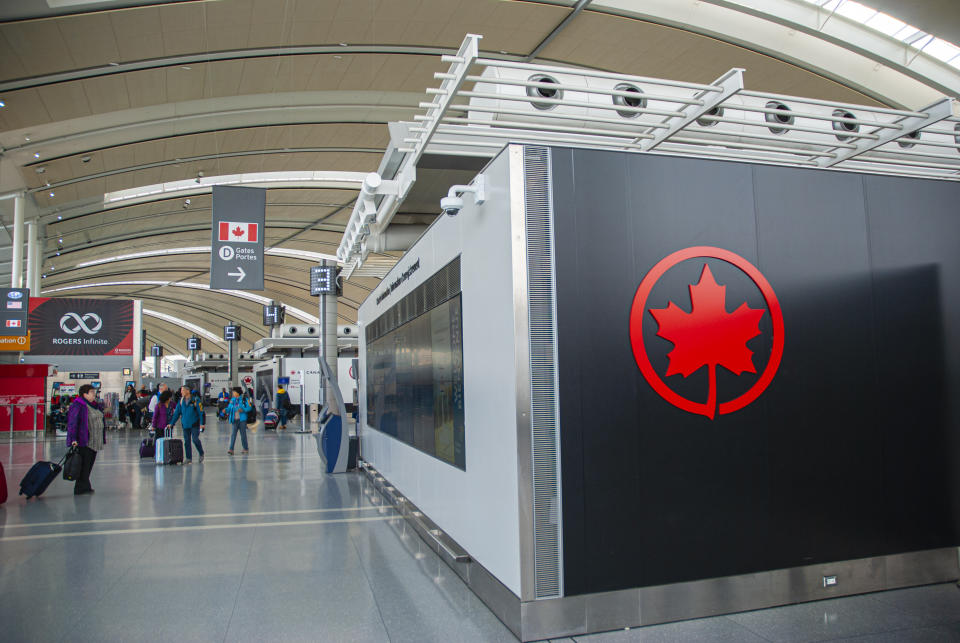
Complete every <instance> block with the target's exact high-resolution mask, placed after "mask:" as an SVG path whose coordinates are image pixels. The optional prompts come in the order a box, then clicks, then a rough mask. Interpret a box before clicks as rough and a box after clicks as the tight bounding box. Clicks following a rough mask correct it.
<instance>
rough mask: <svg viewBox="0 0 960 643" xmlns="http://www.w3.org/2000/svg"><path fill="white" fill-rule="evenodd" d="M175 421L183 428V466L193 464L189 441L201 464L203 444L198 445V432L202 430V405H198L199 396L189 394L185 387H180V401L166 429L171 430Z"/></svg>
mask: <svg viewBox="0 0 960 643" xmlns="http://www.w3.org/2000/svg"><path fill="white" fill-rule="evenodd" d="M177 420H180V424H181V426H183V450H184V452H185V453H184V455H185V460H186V461H185V462H184V464H193V449H192V447H191V446H190V441H191V440H193V443H194V444H196V445H197V453H199V454H200V462H203V444H201V443H200V432H201V431H203V429H204V426H203V405H202V404H201V403H200V396H199V395H193V394H191V392H190V388H189V387H186V386H181V387H180V401H179V402H178V403H177V406H176V410H174V412H173V417H171V418H170V420H169V421H168V422H167V428H168V429H172V428H173V426H174V425H175V424H176V423H177Z"/></svg>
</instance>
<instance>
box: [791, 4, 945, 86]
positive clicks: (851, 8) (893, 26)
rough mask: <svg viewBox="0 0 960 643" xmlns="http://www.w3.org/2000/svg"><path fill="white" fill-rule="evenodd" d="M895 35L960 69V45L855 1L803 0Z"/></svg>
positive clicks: (892, 35)
mask: <svg viewBox="0 0 960 643" xmlns="http://www.w3.org/2000/svg"><path fill="white" fill-rule="evenodd" d="M803 2H808V3H810V4H813V5H816V6H818V7H821V8H822V9H823V10H824V11H828V12H831V13H836V14H837V15H839V16H843V17H844V18H847V19H849V20H853V21H855V22H859V23H860V24H862V25H865V26H867V27H870V28H871V29H875V30H876V31H879V32H880V33H882V34H885V35H887V36H890V37H891V38H896V39H897V40H900V41H901V42H903V43H904V44H907V45H909V46H911V47H913V48H914V49H918V50H920V51H922V52H923V53H924V54H926V55H928V56H931V57H933V58H936V59H937V60H939V61H941V62H945V63H947V64H949V65H951V66H953V67H956V68H958V69H960V47H957V46H956V45H955V44H953V43H951V42H948V41H946V40H943V39H942V38H937V37H936V36H933V35H931V34H928V33H927V32H925V31H922V30H921V29H917V28H916V27H913V26H911V25H908V24H907V23H905V22H903V21H901V20H898V19H896V18H894V17H893V16H891V15H888V14H885V13H883V12H882V11H877V10H876V9H873V8H871V7H868V6H867V5H864V4H861V3H859V2H855V1H854V0H803Z"/></svg>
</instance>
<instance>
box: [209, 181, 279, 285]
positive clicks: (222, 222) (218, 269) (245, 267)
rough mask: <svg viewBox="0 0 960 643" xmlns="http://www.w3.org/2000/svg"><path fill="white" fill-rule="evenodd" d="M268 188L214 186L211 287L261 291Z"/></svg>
mask: <svg viewBox="0 0 960 643" xmlns="http://www.w3.org/2000/svg"><path fill="white" fill-rule="evenodd" d="M266 205H267V191H266V190H264V189H263V188H240V187H234V186H229V185H217V186H214V188H213V230H212V239H211V243H210V289H211V290H263V227H264V216H265V215H264V213H265V212H266Z"/></svg>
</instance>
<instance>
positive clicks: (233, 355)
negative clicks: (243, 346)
mask: <svg viewBox="0 0 960 643" xmlns="http://www.w3.org/2000/svg"><path fill="white" fill-rule="evenodd" d="M229 325H230V326H233V322H230V324H229ZM227 360H228V362H227V367H228V369H229V370H230V386H240V368H239V365H238V364H237V342H236V341H235V340H233V339H230V340H228V341H227ZM241 388H243V387H241ZM244 392H246V390H244Z"/></svg>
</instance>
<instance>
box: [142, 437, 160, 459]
mask: <svg viewBox="0 0 960 643" xmlns="http://www.w3.org/2000/svg"><path fill="white" fill-rule="evenodd" d="M156 452H157V448H156V445H155V444H154V441H153V438H144V439H143V441H142V442H141V443H140V457H141V458H152V457H154V456H155V455H156Z"/></svg>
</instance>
